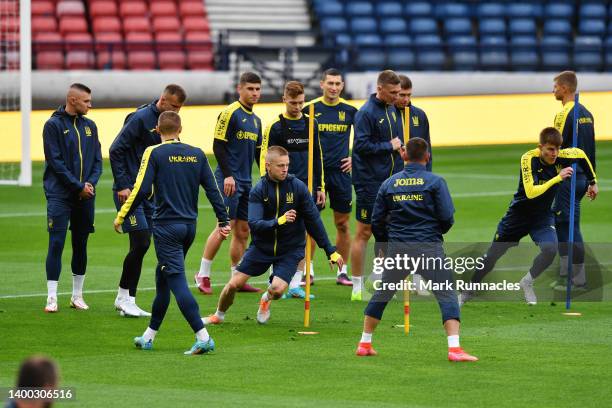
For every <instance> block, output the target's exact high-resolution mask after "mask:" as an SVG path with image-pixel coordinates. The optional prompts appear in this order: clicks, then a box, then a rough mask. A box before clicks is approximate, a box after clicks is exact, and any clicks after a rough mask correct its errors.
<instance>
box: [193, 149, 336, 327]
mask: <svg viewBox="0 0 612 408" xmlns="http://www.w3.org/2000/svg"><path fill="white" fill-rule="evenodd" d="M265 163H266V164H265V166H266V167H265V168H266V171H267V173H266V175H265V176H264V177H262V178H261V180H260V181H259V183H257V184H256V185H255V187H253V191H251V196H250V198H249V226H250V227H251V237H252V239H251V245H250V246H249V248H248V249H247V251H246V252H245V254H244V258H243V259H242V261H241V262H240V264H239V265H238V268H237V269H238V271H239V272H237V273H236V274H235V275H234V276H232V278H231V279H230V281H229V282H228V283H227V285H225V288H223V291H222V292H221V296H220V297H219V304H218V306H217V311H216V312H215V314H213V315H211V316H208V317H206V318H205V319H204V322H205V323H206V324H219V323H222V322H223V320H224V319H225V313H226V312H227V310H228V309H229V307H230V306H231V305H232V303H234V294H235V293H236V291H237V290H238V289H240V287H241V286H242V285H244V284H245V283H246V282H247V281H248V280H249V278H250V277H252V276H260V275H262V274H264V273H265V272H266V271H267V270H268V269H269V268H270V266H272V270H273V274H272V277H271V283H270V286H268V289H267V290H266V292H265V293H264V294H263V296H262V297H261V300H260V302H259V310H258V311H257V322H259V323H262V324H263V323H266V322H267V321H268V319H269V318H270V303H271V301H272V300H275V299H278V298H280V297H281V295H282V294H283V292H284V291H285V290H286V289H287V286H288V285H289V282H290V281H291V279H292V278H293V276H294V275H295V270H296V268H297V265H298V263H299V262H300V261H301V260H302V259H303V258H304V246H305V245H306V237H305V234H306V231H308V233H309V234H310V235H311V236H312V237H313V238H314V239H315V240H316V241H317V244H318V245H319V248H323V249H324V250H325V253H326V254H327V257H328V258H329V259H330V261H331V262H332V263H335V264H337V265H338V266H339V267H340V268H341V267H342V264H343V263H344V260H343V259H342V256H340V254H338V253H337V252H335V248H334V247H333V246H332V245H331V243H330V242H329V238H327V233H326V232H325V227H324V226H323V222H322V221H321V217H320V215H319V211H318V210H317V207H316V205H315V203H314V201H313V200H312V196H311V195H310V193H309V192H308V188H307V187H306V185H305V184H304V183H303V182H301V181H300V180H299V179H298V178H297V177H294V176H293V175H289V174H288V171H289V153H288V152H287V150H285V149H284V148H283V147H280V146H271V147H270V148H269V149H268V151H267V153H266V157H265Z"/></svg>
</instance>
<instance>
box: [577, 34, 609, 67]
mask: <svg viewBox="0 0 612 408" xmlns="http://www.w3.org/2000/svg"><path fill="white" fill-rule="evenodd" d="M602 49H603V47H602V41H601V38H600V37H598V36H577V37H576V38H575V40H574V66H575V67H576V69H578V70H579V71H599V70H601V68H602V67H603V58H602V55H601V54H602Z"/></svg>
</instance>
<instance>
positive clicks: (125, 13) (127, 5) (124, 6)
mask: <svg viewBox="0 0 612 408" xmlns="http://www.w3.org/2000/svg"><path fill="white" fill-rule="evenodd" d="M147 11H148V9H147V5H146V3H145V2H144V1H122V2H121V3H119V15H120V16H121V17H123V18H125V17H133V16H137V17H144V16H146V15H147Z"/></svg>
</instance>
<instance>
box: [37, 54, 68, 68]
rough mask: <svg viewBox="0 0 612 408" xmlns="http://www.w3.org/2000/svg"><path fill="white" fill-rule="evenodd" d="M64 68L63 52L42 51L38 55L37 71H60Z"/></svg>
mask: <svg viewBox="0 0 612 408" xmlns="http://www.w3.org/2000/svg"><path fill="white" fill-rule="evenodd" d="M63 68H64V54H63V53H62V52H61V51H42V52H39V53H38V54H36V69H44V70H58V69H63Z"/></svg>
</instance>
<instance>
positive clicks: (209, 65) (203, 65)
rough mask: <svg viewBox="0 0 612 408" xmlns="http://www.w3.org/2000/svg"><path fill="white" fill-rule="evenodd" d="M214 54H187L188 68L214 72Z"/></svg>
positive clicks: (199, 52) (197, 52) (204, 52)
mask: <svg viewBox="0 0 612 408" xmlns="http://www.w3.org/2000/svg"><path fill="white" fill-rule="evenodd" d="M213 61H214V58H213V54H212V52H208V51H192V52H190V53H188V54H187V66H188V67H189V69H200V70H207V71H212V70H213Z"/></svg>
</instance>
